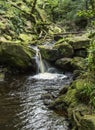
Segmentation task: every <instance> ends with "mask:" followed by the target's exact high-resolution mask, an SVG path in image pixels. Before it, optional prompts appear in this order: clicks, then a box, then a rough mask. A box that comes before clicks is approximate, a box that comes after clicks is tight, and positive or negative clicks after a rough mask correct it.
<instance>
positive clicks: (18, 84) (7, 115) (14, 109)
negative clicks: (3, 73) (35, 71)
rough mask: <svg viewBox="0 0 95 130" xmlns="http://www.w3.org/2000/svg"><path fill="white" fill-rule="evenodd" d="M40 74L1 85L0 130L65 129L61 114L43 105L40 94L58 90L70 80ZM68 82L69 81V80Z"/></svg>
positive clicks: (66, 126) (49, 74)
mask: <svg viewBox="0 0 95 130" xmlns="http://www.w3.org/2000/svg"><path fill="white" fill-rule="evenodd" d="M67 77H68V76H65V75H62V74H51V73H43V74H39V75H35V76H29V77H26V78H15V80H14V79H13V80H11V81H6V84H1V85H0V88H1V89H0V130H68V123H67V122H66V121H65V119H64V117H60V116H59V115H57V114H56V113H54V112H53V111H51V110H48V108H47V107H46V106H45V105H44V103H43V99H41V95H42V94H45V93H47V92H48V91H50V92H51V91H52V92H53V93H56V92H57V93H58V91H59V90H60V89H61V88H62V87H63V85H64V84H68V83H69V82H70V79H69V78H68V79H67ZM68 81H69V82H68Z"/></svg>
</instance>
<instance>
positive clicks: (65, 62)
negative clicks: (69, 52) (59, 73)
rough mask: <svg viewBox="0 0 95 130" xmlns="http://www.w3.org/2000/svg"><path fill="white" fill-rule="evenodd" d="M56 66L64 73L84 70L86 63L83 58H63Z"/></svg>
mask: <svg viewBox="0 0 95 130" xmlns="http://www.w3.org/2000/svg"><path fill="white" fill-rule="evenodd" d="M55 64H56V65H57V66H58V67H60V68H61V69H63V70H64V71H71V72H72V71H74V70H84V69H85V67H86V66H85V62H84V58H82V57H74V58H61V59H59V60H57V61H56V62H55Z"/></svg>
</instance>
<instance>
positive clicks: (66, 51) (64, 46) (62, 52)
mask: <svg viewBox="0 0 95 130" xmlns="http://www.w3.org/2000/svg"><path fill="white" fill-rule="evenodd" d="M53 48H54V49H57V51H58V56H59V58H61V57H72V56H73V54H74V51H73V48H72V46H71V45H70V44H68V43H67V42H63V43H61V44H57V45H56V44H55V45H54V47H53Z"/></svg>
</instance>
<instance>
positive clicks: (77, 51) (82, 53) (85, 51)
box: [74, 49, 87, 58]
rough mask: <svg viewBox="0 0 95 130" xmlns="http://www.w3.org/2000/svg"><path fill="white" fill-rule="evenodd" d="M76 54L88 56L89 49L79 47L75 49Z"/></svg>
mask: <svg viewBox="0 0 95 130" xmlns="http://www.w3.org/2000/svg"><path fill="white" fill-rule="evenodd" d="M74 56H78V57H83V58H86V57H87V49H77V50H75V51H74Z"/></svg>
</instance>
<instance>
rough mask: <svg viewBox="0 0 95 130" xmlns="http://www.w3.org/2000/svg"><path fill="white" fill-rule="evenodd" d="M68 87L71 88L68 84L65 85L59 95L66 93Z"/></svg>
mask: <svg viewBox="0 0 95 130" xmlns="http://www.w3.org/2000/svg"><path fill="white" fill-rule="evenodd" d="M68 88H69V86H67V85H66V86H64V87H63V88H62V89H61V90H60V92H59V95H63V94H65V93H67V91H68Z"/></svg>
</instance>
